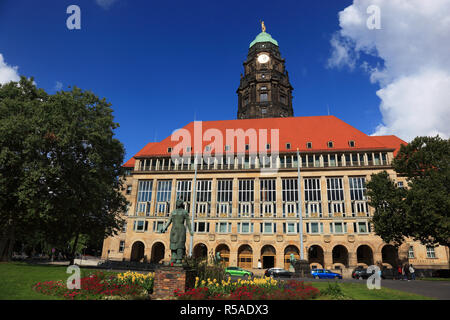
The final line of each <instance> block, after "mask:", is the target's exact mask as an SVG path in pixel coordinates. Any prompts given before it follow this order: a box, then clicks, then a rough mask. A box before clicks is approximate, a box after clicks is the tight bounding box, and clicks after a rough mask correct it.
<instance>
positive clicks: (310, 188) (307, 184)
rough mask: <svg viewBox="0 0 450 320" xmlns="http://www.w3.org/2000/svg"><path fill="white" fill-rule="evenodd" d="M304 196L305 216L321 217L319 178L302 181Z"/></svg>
mask: <svg viewBox="0 0 450 320" xmlns="http://www.w3.org/2000/svg"><path fill="white" fill-rule="evenodd" d="M303 181H304V194H305V196H304V197H305V207H306V211H305V215H306V216H307V217H309V216H316V215H317V216H319V217H321V216H322V196H321V191H320V178H305V179H304V180H303Z"/></svg>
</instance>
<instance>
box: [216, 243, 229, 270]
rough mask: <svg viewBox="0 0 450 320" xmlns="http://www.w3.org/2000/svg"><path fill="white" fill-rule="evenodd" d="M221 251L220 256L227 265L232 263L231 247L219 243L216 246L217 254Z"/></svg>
mask: <svg viewBox="0 0 450 320" xmlns="http://www.w3.org/2000/svg"><path fill="white" fill-rule="evenodd" d="M217 252H220V257H221V258H222V261H223V264H224V265H225V267H228V265H229V264H230V248H228V246H227V245H226V244H219V245H218V246H217V248H216V254H217Z"/></svg>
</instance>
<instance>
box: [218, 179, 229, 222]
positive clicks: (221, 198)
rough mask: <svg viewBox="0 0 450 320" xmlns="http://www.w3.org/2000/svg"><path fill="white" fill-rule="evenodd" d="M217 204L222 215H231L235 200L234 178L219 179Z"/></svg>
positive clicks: (219, 213) (219, 214)
mask: <svg viewBox="0 0 450 320" xmlns="http://www.w3.org/2000/svg"><path fill="white" fill-rule="evenodd" d="M216 201H217V204H216V206H217V207H216V211H217V215H218V216H219V217H220V216H222V215H225V216H228V215H229V216H231V210H232V202H233V180H232V179H227V180H217V200H216Z"/></svg>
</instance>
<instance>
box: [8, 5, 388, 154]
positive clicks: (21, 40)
mask: <svg viewBox="0 0 450 320" xmlns="http://www.w3.org/2000/svg"><path fill="white" fill-rule="evenodd" d="M103 1H105V0H103ZM71 4H76V5H78V6H79V7H80V8H81V30H68V29H67V27H66V19H67V17H68V16H69V15H68V14H67V13H66V8H67V7H68V6H69V5H71ZM350 4H352V1H347V0H339V1H309V0H308V1H306V0H303V1H299V0H295V1H283V2H276V1H264V0H259V1H211V0H210V1H164V2H161V1H151V0H147V1H137V0H133V1H131V0H116V1H115V2H114V3H112V4H111V5H110V6H109V7H108V8H104V7H102V6H100V5H98V4H97V3H96V1H95V0H84V1H81V0H71V1H63V0H59V1H48V0H41V1H22V0H0V54H2V55H3V59H4V61H5V62H6V63H7V64H8V65H10V66H17V67H18V73H19V74H20V75H26V76H28V77H29V76H33V77H34V78H35V81H36V83H37V85H38V87H42V88H44V89H45V90H46V91H47V92H50V93H53V92H55V91H56V88H57V83H58V82H59V83H62V86H63V89H67V87H68V86H70V85H76V86H78V87H80V88H82V89H86V90H91V91H93V92H94V93H96V94H97V95H99V96H100V97H106V99H107V100H108V101H109V102H111V103H112V108H113V109H114V116H115V121H116V122H118V123H119V124H120V128H119V129H118V130H117V132H116V133H117V137H118V138H119V139H120V140H121V141H122V142H123V144H124V146H125V148H126V151H127V155H126V159H125V160H127V159H128V158H129V157H131V156H132V155H133V154H135V153H136V152H137V151H139V150H140V149H141V148H142V147H143V146H144V145H145V144H146V143H147V142H151V141H155V140H156V141H159V140H162V139H163V138H165V137H167V136H168V135H170V134H171V133H172V132H173V130H175V129H177V128H180V127H183V126H184V125H186V124H187V123H188V122H190V121H192V120H194V119H196V120H204V121H206V120H224V119H235V118H236V113H237V95H236V89H237V87H238V85H239V78H240V73H242V72H243V67H242V63H243V61H244V60H245V58H246V55H247V51H248V46H249V44H250V42H251V41H252V40H253V39H254V38H255V37H256V35H257V34H258V33H259V32H261V27H260V24H259V21H260V20H261V19H262V20H264V21H265V25H266V27H267V32H268V33H270V34H271V35H272V37H273V38H274V39H276V40H277V41H278V43H279V46H280V51H281V54H282V56H283V57H284V58H285V59H286V67H287V70H288V71H289V76H290V80H291V83H292V85H293V87H294V92H293V94H294V100H293V104H294V112H295V116H314V115H326V114H328V109H327V106H328V108H329V110H330V114H332V115H335V116H337V117H338V118H340V119H342V120H344V121H345V122H347V123H349V124H351V125H352V126H354V127H356V128H357V129H359V130H361V131H363V132H365V133H367V134H371V133H373V132H374V131H375V127H376V126H377V125H378V124H379V123H380V122H381V113H380V111H379V104H380V99H379V98H378V97H377V95H376V90H377V89H378V85H377V84H373V83H370V81H369V79H368V75H367V73H366V72H365V71H363V70H362V69H361V68H355V70H353V71H350V70H349V69H348V68H327V61H328V59H329V58H330V55H331V46H330V39H331V37H332V35H333V33H335V32H336V31H338V30H339V19H338V12H339V11H341V10H343V9H344V8H345V7H347V6H349V5H350ZM367 59H369V60H370V59H375V58H372V57H367ZM318 130H320V128H318Z"/></svg>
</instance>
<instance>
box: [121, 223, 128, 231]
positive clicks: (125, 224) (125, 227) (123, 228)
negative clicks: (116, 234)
mask: <svg viewBox="0 0 450 320" xmlns="http://www.w3.org/2000/svg"><path fill="white" fill-rule="evenodd" d="M122 232H123V233H125V232H127V223H126V222H124V223H123V226H122Z"/></svg>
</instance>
